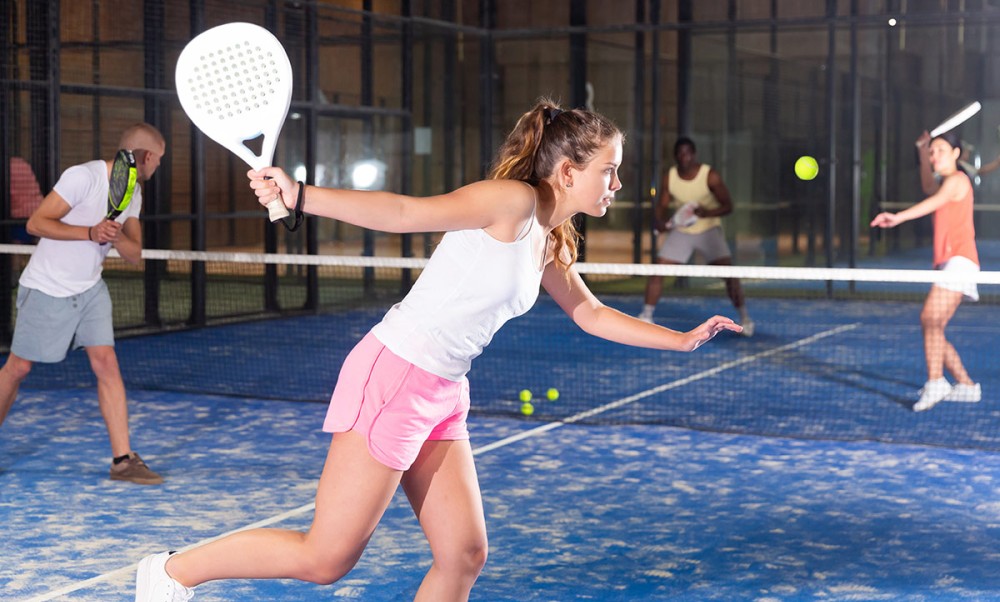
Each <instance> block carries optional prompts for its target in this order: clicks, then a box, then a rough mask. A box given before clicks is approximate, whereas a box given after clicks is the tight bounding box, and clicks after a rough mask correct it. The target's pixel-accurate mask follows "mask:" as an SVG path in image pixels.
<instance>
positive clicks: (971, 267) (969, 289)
mask: <svg viewBox="0 0 1000 602" xmlns="http://www.w3.org/2000/svg"><path fill="white" fill-rule="evenodd" d="M938 269H940V270H941V271H944V272H956V273H966V274H978V273H979V265H978V264H976V262H975V261H972V260H971V259H969V258H968V257H962V256H961V255H956V256H954V257H952V258H951V259H949V260H948V261H946V262H944V263H943V264H942V265H941V267H940V268H938ZM934 286H940V287H941V288H944V289H948V290H949V291H957V292H959V293H962V294H963V295H965V297H966V298H967V299H969V300H970V301H979V289H978V288H977V287H976V282H975V281H974V280H972V281H969V282H937V283H935V284H934Z"/></svg>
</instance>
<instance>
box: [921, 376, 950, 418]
mask: <svg viewBox="0 0 1000 602" xmlns="http://www.w3.org/2000/svg"><path fill="white" fill-rule="evenodd" d="M951 389H952V386H951V383H949V382H948V379H946V378H944V377H942V378H935V379H934V380H929V381H927V382H926V383H924V388H923V389H920V400H919V401H917V403H915V404H913V411H914V412H923V411H924V410H929V409H931V408H933V407H934V406H936V405H937V404H938V403H940V402H942V401H944V399H945V398H946V397H948V395H949V394H950V393H951Z"/></svg>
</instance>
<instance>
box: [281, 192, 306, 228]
mask: <svg viewBox="0 0 1000 602" xmlns="http://www.w3.org/2000/svg"><path fill="white" fill-rule="evenodd" d="M296 183H297V184H298V185H299V194H298V195H297V197H296V199H295V209H294V211H293V213H295V221H293V222H292V223H291V224H289V223H288V222H289V218H287V217H286V218H285V219H283V220H281V223H282V224H283V225H284V226H285V229H286V230H288V231H289V232H295V231H296V230H298V229H299V226H301V225H302V220H303V219H304V218H305V214H304V213H303V212H302V206H303V205H305V204H306V185H305V183H304V182H296Z"/></svg>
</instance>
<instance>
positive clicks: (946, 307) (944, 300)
mask: <svg viewBox="0 0 1000 602" xmlns="http://www.w3.org/2000/svg"><path fill="white" fill-rule="evenodd" d="M961 303H962V293H960V292H958V291H951V290H948V289H946V288H942V287H940V286H932V287H931V292H930V293H929V294H928V295H927V300H926V301H924V309H923V311H921V312H920V325H921V326H922V327H923V331H924V357H925V359H926V361H927V380H928V381H931V380H936V379H939V378H942V377H944V367H945V365H947V366H948V371H949V372H951V373H952V374H953V375H954V376H955V377H956V378H958V379H959V380H960V381H961V382H971V381H969V380H968V378H969V375H968V374H967V373H966V372H965V368H964V367H963V366H962V360H961V359H960V358H959V357H958V353H957V352H956V351H955V348H954V347H953V346H952V345H951V343H949V342H948V341H947V339H946V338H945V336H944V329H945V327H946V326H948V321H949V320H951V317H952V316H953V315H955V310H956V309H958V306H959V305H960V304H961ZM963 377H964V379H965V380H964V381H963V380H961V379H962V378H963Z"/></svg>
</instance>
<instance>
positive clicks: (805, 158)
mask: <svg viewBox="0 0 1000 602" xmlns="http://www.w3.org/2000/svg"><path fill="white" fill-rule="evenodd" d="M818 174H819V163H817V162H816V159H814V158H812V157H810V156H809V155H802V156H801V157H799V158H798V160H796V161H795V175H797V176H798V177H799V179H800V180H812V179H813V178H815V177H816V176H817V175H818Z"/></svg>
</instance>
